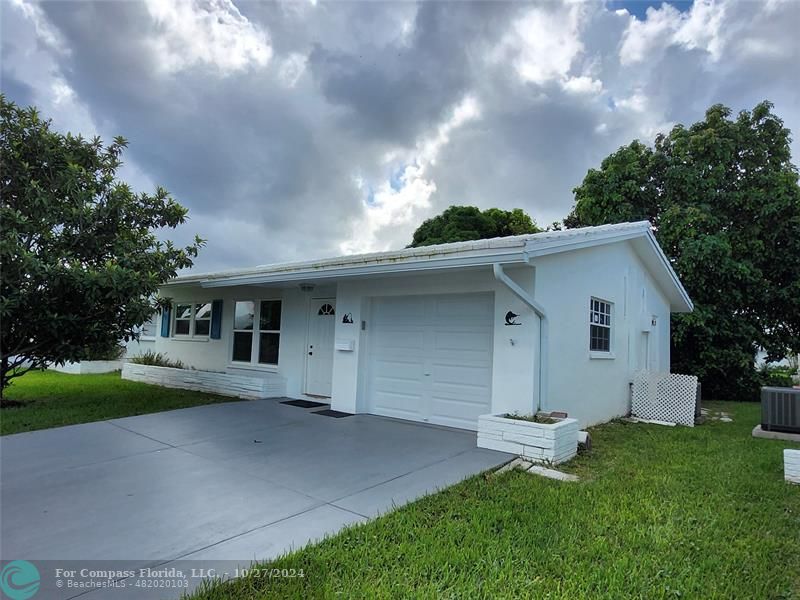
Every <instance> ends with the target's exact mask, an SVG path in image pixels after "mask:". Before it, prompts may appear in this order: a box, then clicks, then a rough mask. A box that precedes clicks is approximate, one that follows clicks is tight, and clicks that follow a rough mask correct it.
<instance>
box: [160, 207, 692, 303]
mask: <svg viewBox="0 0 800 600" xmlns="http://www.w3.org/2000/svg"><path fill="white" fill-rule="evenodd" d="M625 240H631V242H632V244H633V246H634V249H635V250H636V252H637V254H638V255H639V257H640V258H641V259H642V261H643V262H644V264H645V265H646V267H647V268H648V270H649V271H650V272H651V274H652V275H653V276H654V278H655V279H656V281H657V282H658V283H659V285H660V286H661V287H662V289H663V290H664V292H665V294H666V295H667V297H668V298H669V300H670V305H671V309H672V311H673V312H690V311H691V310H692V302H691V300H690V299H689V295H688V294H687V293H686V290H685V289H684V288H683V286H682V285H681V283H680V280H679V279H678V276H677V275H676V274H675V272H674V271H673V269H672V267H671V265H670V263H669V260H668V259H667V257H666V256H665V255H664V253H663V251H662V250H661V248H660V247H659V245H658V243H657V242H656V240H655V237H654V236H653V233H652V231H651V227H650V223H648V222H647V221H640V222H637V223H620V224H615V225H602V226H599V227H583V228H579V229H568V230H565V231H549V232H544V233H536V234H532V235H521V236H509V237H503V238H492V239H487V240H474V241H468V242H456V243H452V244H441V245H436V246H423V247H420V248H406V249H403V250H396V251H390V252H378V253H372V254H358V255H352V256H342V257H336V258H328V259H322V260H316V261H305V262H295V263H284V264H276V265H264V266H260V267H254V268H252V269H243V270H233V271H222V272H217V273H203V274H196V275H183V276H180V277H176V278H174V279H172V280H171V281H169V282H168V283H166V284H165V286H164V287H166V288H169V287H172V286H185V285H199V286H200V287H203V288H220V287H233V286H246V285H256V286H259V285H262V286H269V285H276V284H281V283H304V282H319V281H321V280H328V281H337V280H341V279H349V278H363V277H371V276H390V275H402V274H409V273H422V272H426V271H437V270H441V269H470V268H480V267H484V266H486V267H489V268H492V266H493V265H494V264H503V265H512V264H531V263H534V262H535V259H536V257H538V256H546V255H548V254H553V253H557V252H567V251H571V250H579V249H583V248H590V247H592V246H596V245H601V244H609V243H614V242H620V241H625Z"/></svg>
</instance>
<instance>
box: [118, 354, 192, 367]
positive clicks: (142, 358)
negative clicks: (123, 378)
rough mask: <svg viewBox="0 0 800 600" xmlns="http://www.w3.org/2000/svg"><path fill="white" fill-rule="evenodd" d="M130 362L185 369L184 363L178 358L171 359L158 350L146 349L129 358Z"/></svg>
mask: <svg viewBox="0 0 800 600" xmlns="http://www.w3.org/2000/svg"><path fill="white" fill-rule="evenodd" d="M131 362H132V363H135V364H137V365H148V366H150V367H169V368H171V369H185V368H186V365H184V364H183V363H182V362H181V361H179V360H172V359H171V358H168V357H167V356H166V355H165V354H161V353H160V352H153V351H152V350H148V351H147V352H145V353H144V354H139V355H138V356H134V357H133V358H131Z"/></svg>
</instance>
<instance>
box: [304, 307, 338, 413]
mask: <svg viewBox="0 0 800 600" xmlns="http://www.w3.org/2000/svg"><path fill="white" fill-rule="evenodd" d="M335 330H336V299H335V298H312V299H311V301H310V302H309V307H308V331H307V335H306V340H307V341H306V376H305V393H306V394H308V395H309V396H323V397H327V398H329V397H330V396H331V384H332V380H333V345H334V342H333V340H334V335H335Z"/></svg>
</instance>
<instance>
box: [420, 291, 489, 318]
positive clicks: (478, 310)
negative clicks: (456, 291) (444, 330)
mask: <svg viewBox="0 0 800 600" xmlns="http://www.w3.org/2000/svg"><path fill="white" fill-rule="evenodd" d="M493 311H494V301H493V298H492V297H491V295H488V294H484V295H480V296H478V295H475V294H464V295H450V296H438V297H436V298H435V300H434V314H435V316H436V317H437V320H438V321H442V320H444V319H454V320H459V321H463V322H469V321H470V320H478V321H481V322H483V323H485V322H486V320H487V319H488V320H489V322H490V323H491V318H492V312H493Z"/></svg>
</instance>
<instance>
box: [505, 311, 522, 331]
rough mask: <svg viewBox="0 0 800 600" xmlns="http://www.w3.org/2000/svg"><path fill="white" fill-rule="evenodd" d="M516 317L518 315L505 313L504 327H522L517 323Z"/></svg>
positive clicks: (509, 312)
mask: <svg viewBox="0 0 800 600" xmlns="http://www.w3.org/2000/svg"><path fill="white" fill-rule="evenodd" d="M518 316H519V315H518V314H515V313H513V312H511V311H508V312H507V313H506V327H508V326H509V325H522V323H517V320H516V319H517V317H518Z"/></svg>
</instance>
